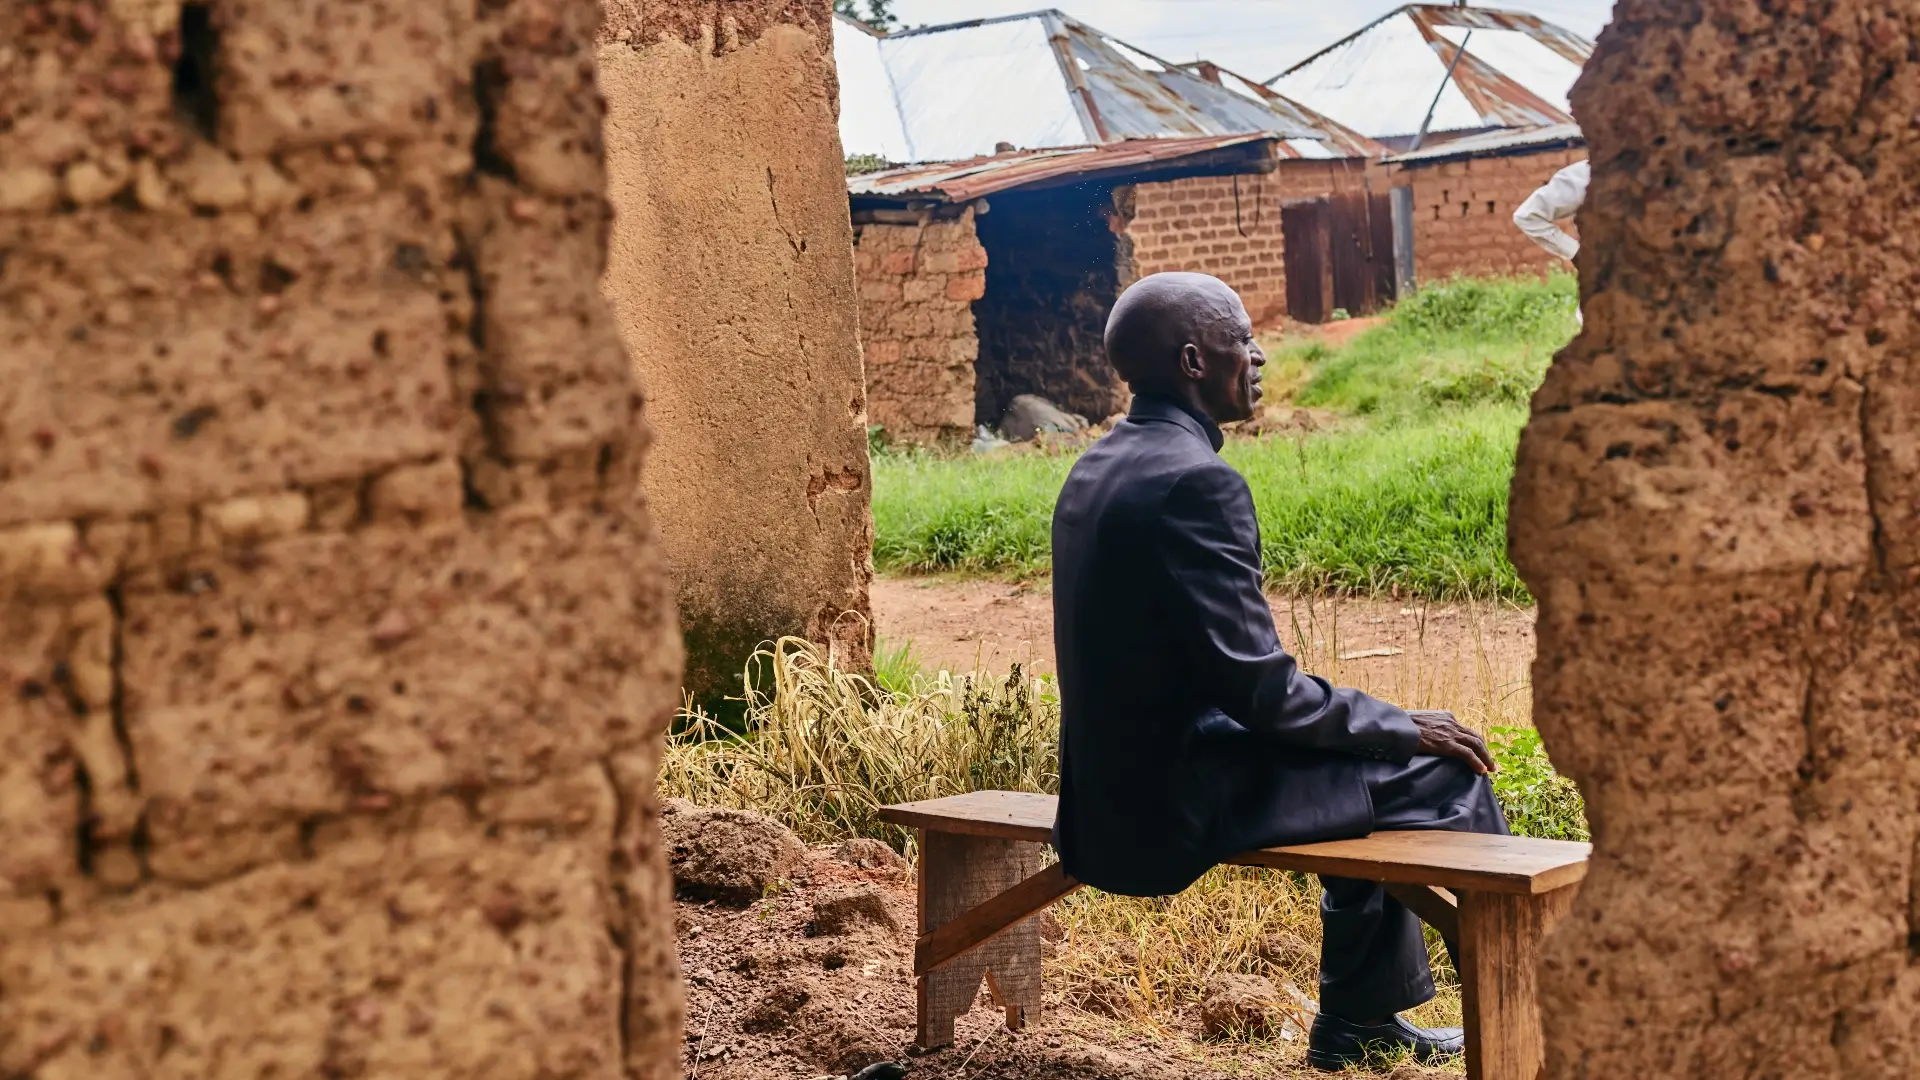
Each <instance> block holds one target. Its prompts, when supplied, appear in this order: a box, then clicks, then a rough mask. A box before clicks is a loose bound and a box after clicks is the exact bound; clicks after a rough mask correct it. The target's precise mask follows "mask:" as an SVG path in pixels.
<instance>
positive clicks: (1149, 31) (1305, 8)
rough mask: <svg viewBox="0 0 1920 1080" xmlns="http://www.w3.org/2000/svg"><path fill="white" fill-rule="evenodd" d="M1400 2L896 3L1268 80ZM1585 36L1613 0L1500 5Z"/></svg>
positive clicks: (926, 21)
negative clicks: (1033, 15)
mask: <svg viewBox="0 0 1920 1080" xmlns="http://www.w3.org/2000/svg"><path fill="white" fill-rule="evenodd" d="M1402 2H1404V0H894V11H895V12H897V13H898V14H899V16H900V19H901V21H902V22H903V23H905V24H906V25H908V26H928V25H933V24H938V23H948V22H959V21H962V20H965V19H978V18H982V17H986V16H992V15H1013V14H1017V13H1019V12H1023V11H1033V10H1035V9H1037V8H1046V7H1058V8H1059V9H1060V10H1062V11H1064V12H1066V13H1067V14H1069V15H1071V16H1073V17H1074V18H1076V19H1079V20H1080V21H1081V22H1084V23H1088V24H1090V25H1092V26H1095V27H1098V28H1099V29H1101V30H1104V31H1106V32H1107V33H1109V34H1112V35H1113V36H1114V37H1117V38H1119V39H1120V40H1122V41H1125V42H1127V43H1129V44H1131V45H1135V46H1138V47H1139V48H1142V49H1145V50H1146V51H1148V52H1150V53H1153V54H1154V55H1155V56H1159V57H1161V58H1163V59H1167V60H1173V61H1182V62H1184V61H1187V60H1199V59H1207V60H1212V61H1214V62H1215V63H1218V64H1221V65H1224V66H1226V67H1228V68H1231V69H1232V70H1234V71H1237V72H1239V73H1240V74H1242V75H1246V76H1249V77H1251V78H1254V79H1266V78H1269V77H1271V76H1273V75H1277V74H1279V73H1280V72H1282V71H1284V70H1286V69H1287V68H1288V67H1291V66H1292V65H1293V64H1295V63H1296V62H1298V61H1301V60H1304V59H1306V58H1307V57H1308V56H1311V55H1313V54H1314V53H1316V52H1318V51H1320V50H1321V49H1323V48H1325V47H1326V46H1328V45H1331V44H1333V43H1334V42H1336V41H1338V40H1340V39H1341V38H1343V37H1346V36H1347V35H1348V34H1351V33H1353V32H1354V31H1355V30H1358V29H1360V28H1361V27H1362V26H1365V25H1366V24H1367V23H1369V22H1372V21H1373V20H1374V19H1377V18H1379V17H1380V16H1382V15H1384V14H1386V13H1387V12H1389V11H1392V10H1393V9H1394V8H1396V7H1399V6H1400V4H1401V3H1402ZM1475 6H1486V7H1502V8H1508V9H1511V10H1518V11H1530V12H1532V13H1533V14H1535V15H1538V16H1540V17H1541V18H1543V19H1545V20H1547V21H1548V22H1553V23H1558V24H1559V25H1561V26H1564V27H1566V28H1567V29H1569V30H1572V31H1574V32H1575V33H1579V34H1584V35H1586V36H1587V37H1589V38H1591V37H1593V36H1595V35H1597V34H1598V33H1599V32H1600V28H1601V27H1602V26H1604V25H1606V22H1607V18H1608V17H1609V16H1610V15H1611V14H1612V12H1613V0H1510V2H1509V0H1500V2H1499V3H1493V4H1476V5H1475Z"/></svg>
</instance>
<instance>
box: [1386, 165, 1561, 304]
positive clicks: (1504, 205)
mask: <svg viewBox="0 0 1920 1080" xmlns="http://www.w3.org/2000/svg"><path fill="white" fill-rule="evenodd" d="M1586 156H1587V152H1586V151H1585V150H1545V151H1540V152H1537V153H1531V154H1512V155H1508V156H1505V157H1479V158H1466V159H1463V160H1459V161H1441V162H1434V163H1431V164H1416V165H1410V166H1405V167H1402V168H1400V169H1398V170H1396V171H1395V172H1394V174H1393V183H1394V184H1396V185H1402V186H1411V187H1412V188H1413V262H1414V276H1415V277H1416V278H1417V279H1418V280H1420V281H1422V282H1435V281H1445V280H1447V279H1448V278H1450V277H1454V276H1456V275H1464V276H1468V277H1479V276H1485V275H1500V276H1510V275H1515V274H1543V273H1545V272H1546V271H1548V270H1550V269H1552V268H1554V267H1565V266H1566V263H1565V262H1563V261H1562V260H1560V259H1559V258H1557V257H1556V256H1554V255H1552V254H1549V253H1548V252H1547V250H1546V249H1545V248H1542V247H1541V246H1540V245H1539V244H1537V243H1535V242H1534V241H1533V238H1532V237H1530V236H1528V235H1527V234H1526V233H1523V232H1521V231H1520V230H1519V228H1518V227H1517V226H1515V225H1514V223H1513V212H1514V211H1515V210H1518V209H1519V208H1520V204H1521V203H1523V202H1526V201H1527V196H1529V195H1531V194H1533V193H1534V192H1535V191H1536V190H1538V189H1539V187H1540V185H1542V184H1544V183H1546V182H1547V181H1549V180H1551V179H1553V174H1554V173H1556V172H1559V171H1560V170H1561V169H1564V168H1566V167H1567V166H1569V165H1571V164H1573V163H1574V162H1576V161H1580V160H1582V159H1583V158H1585V157H1586ZM1561 227H1562V228H1564V229H1566V230H1567V231H1568V232H1569V233H1572V232H1575V230H1574V228H1573V226H1572V223H1571V222H1568V223H1563V224H1562V226H1561Z"/></svg>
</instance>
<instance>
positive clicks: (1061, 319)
mask: <svg viewBox="0 0 1920 1080" xmlns="http://www.w3.org/2000/svg"><path fill="white" fill-rule="evenodd" d="M992 204H993V205H992V210H991V212H989V213H988V214H986V215H985V216H984V217H981V218H979V219H978V220H977V221H976V222H975V227H976V228H977V229H978V230H979V233H980V242H981V244H982V245H983V246H985V248H986V249H987V277H986V284H985V287H986V294H985V296H983V297H982V298H981V299H980V300H979V301H977V302H976V303H975V304H974V306H973V313H974V322H975V325H976V326H977V327H978V330H979V334H980V362H979V364H978V365H977V366H976V367H975V375H976V383H975V390H974V395H975V396H974V420H975V422H976V423H981V424H988V425H996V426H997V425H998V424H999V422H1000V418H1001V417H1002V416H1003V415H1005V413H1006V410H1007V406H1008V405H1009V404H1010V403H1011V402H1012V401H1013V399H1014V398H1015V397H1017V396H1019V395H1021V394H1039V395H1040V396H1042V397H1044V398H1046V399H1047V400H1049V401H1051V402H1053V403H1054V404H1055V405H1058V406H1060V407H1061V408H1063V409H1066V410H1067V411H1068V412H1074V413H1079V414H1080V415H1081V416H1084V417H1086V418H1087V419H1089V420H1091V421H1093V422H1094V423H1099V422H1100V421H1102V420H1105V419H1106V418H1107V417H1109V416H1112V415H1113V414H1115V413H1119V412H1124V411H1126V408H1127V402H1128V400H1129V398H1128V395H1127V388H1126V384H1125V383H1123V382H1122V381H1121V380H1120V376H1119V375H1118V374H1117V373H1116V372H1115V371H1114V370H1113V365H1111V364H1109V363H1107V354H1106V346H1105V344H1104V341H1103V339H1104V337H1105V334H1106V325H1107V313H1108V312H1109V311H1110V310H1112V308H1113V302H1114V300H1115V299H1117V298H1118V297H1119V295H1120V287H1121V284H1122V283H1123V282H1127V281H1131V280H1133V276H1132V275H1133V270H1132V265H1133V257H1132V252H1131V246H1132V245H1131V242H1130V241H1128V239H1127V237H1126V235H1125V230H1126V227H1125V224H1124V218H1123V216H1122V212H1121V210H1120V209H1119V208H1118V207H1117V206H1116V204H1115V199H1114V191H1113V189H1112V188H1110V187H1106V186H1104V185H1100V184H1082V185H1074V186H1072V187H1061V188H1051V189H1047V190H1043V191H1035V192H1018V191H1010V192H1004V193H1002V194H999V195H995V196H994V197H993V200H992Z"/></svg>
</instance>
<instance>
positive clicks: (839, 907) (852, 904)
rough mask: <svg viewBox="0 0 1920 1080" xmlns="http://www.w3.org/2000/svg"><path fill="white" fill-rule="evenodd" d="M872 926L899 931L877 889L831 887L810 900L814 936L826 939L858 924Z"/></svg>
mask: <svg viewBox="0 0 1920 1080" xmlns="http://www.w3.org/2000/svg"><path fill="white" fill-rule="evenodd" d="M863 922H865V923H871V924H873V925H875V926H883V927H886V928H887V929H888V930H897V929H899V928H900V925H899V923H898V922H896V921H895V920H894V917H893V913H892V912H890V911H888V910H887V902H886V899H885V897H883V896H881V894H880V889H879V887H878V886H874V885H868V884H858V885H833V886H829V887H827V888H825V889H823V890H821V892H820V895H818V896H816V897H814V900H813V932H814V933H815V934H818V935H821V936H826V935H830V934H841V933H845V932H846V931H847V930H849V929H851V928H852V927H853V926H855V925H857V924H859V923H863Z"/></svg>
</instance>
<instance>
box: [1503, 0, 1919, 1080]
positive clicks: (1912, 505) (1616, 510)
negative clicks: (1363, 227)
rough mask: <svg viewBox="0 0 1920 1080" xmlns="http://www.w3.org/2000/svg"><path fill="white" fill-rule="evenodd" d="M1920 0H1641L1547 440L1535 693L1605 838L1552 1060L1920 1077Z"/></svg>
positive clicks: (1553, 1030)
mask: <svg viewBox="0 0 1920 1080" xmlns="http://www.w3.org/2000/svg"><path fill="white" fill-rule="evenodd" d="M1916 35H1920V12H1916V11H1915V9H1914V8H1913V7H1912V6H1911V5H1892V4H1884V3H1864V2H1850V0H1832V2H1828V3H1820V4H1795V5H1786V4H1763V3H1759V2H1756V0H1711V2H1707V3H1702V4H1693V5H1673V4H1668V3H1665V2H1663V0H1622V2H1621V3H1620V5H1619V6H1618V8H1617V9H1616V10H1615V13H1614V21H1613V24H1612V26H1611V27H1610V28H1609V29H1608V30H1607V31H1606V32H1605V34H1603V35H1602V37H1601V39H1600V43H1599V48H1598V51H1597V53H1596V54H1595V56H1594V58H1593V60H1592V62H1591V63H1590V64H1588V66H1587V69H1586V73H1585V75H1584V76H1583V78H1582V80H1581V82H1580V83H1579V85H1578V87H1577V88H1576V90H1575V93H1574V109H1575V111H1576V113H1577V114H1578V115H1579V116H1580V118H1581V122H1582V125H1583V127H1584V128H1585V131H1586V134H1587V137H1588V139H1589V140H1590V142H1591V147H1592V160H1593V163H1594V168H1593V186H1592V190H1591V193H1590V196H1589V199H1588V203H1587V207H1586V209H1585V211H1584V212H1583V215H1582V217H1581V220H1580V225H1581V229H1582V232H1583V233H1584V234H1585V236H1586V239H1587V244H1586V247H1585V248H1584V249H1583V250H1582V252H1581V254H1580V260H1579V261H1580V280H1581V286H1582V289H1583V292H1584V293H1585V303H1584V310H1585V313H1586V327H1585V332H1584V334H1583V335H1582V336H1581V337H1580V338H1579V339H1578V340H1577V341H1576V342H1575V343H1574V344H1573V345H1572V346H1571V347H1570V348H1569V349H1568V350H1567V351H1566V352H1564V353H1563V354H1562V355H1561V357H1560V358H1559V359H1558V360H1557V361H1556V363H1555V364H1554V365H1553V367H1552V369H1551V371H1550V372H1549V373H1548V375H1547V379H1546V384H1545V386H1544V387H1543V389H1542V390H1541V391H1540V393H1539V394H1538V396H1537V397H1536V398H1535V399H1534V414H1533V419H1532V422H1531V424H1530V425H1529V426H1528V428H1527V430H1526V433H1525V435H1524V437H1523V439H1522V442H1521V449H1520V462H1519V471H1518V476H1517V477H1516V486H1515V491H1514V504H1513V526H1512V538H1513V551H1514V556H1515V558H1516V560H1517V561H1518V563H1519V565H1520V567H1521V570H1522V572H1523V574H1524V575H1525V577H1526V580H1527V583H1528V585H1529V586H1530V587H1531V588H1532V589H1533V591H1534V594H1535V595H1536V596H1537V597H1538V598H1539V601H1540V628H1539V634H1540V636H1539V641H1540V645H1539V649H1540V652H1539V659H1538V661H1537V662H1536V664H1535V668H1534V679H1535V708H1534V716H1535V719H1536V720H1537V722H1538V723H1539V725H1540V728H1541V729H1542V731H1543V733H1544V734H1545V736H1546V738H1547V742H1548V746H1549V748H1550V749H1551V751H1552V753H1553V757H1554V761H1555V763H1556V764H1557V765H1559V766H1560V767H1561V768H1563V769H1564V770H1565V771H1567V772H1568V773H1569V774H1571V775H1572V776H1573V777H1574V778H1575V779H1577V780H1578V782H1579V784H1580V786H1581V789H1582V790H1583V791H1584V792H1585V794H1586V797H1587V800H1588V802H1587V807H1588V813H1589V815H1590V817H1591V819H1592V822H1593V828H1594V836H1595V839H1596V849H1595V853H1594V860H1593V865H1592V871H1591V874H1590V876H1589V877H1588V878H1587V881H1586V884H1585V887H1584V889H1583V891H1582V893H1581V895H1580V898H1579V902H1578V904H1577V905H1576V907H1575V908H1574V910H1573V913H1572V914H1571V915H1570V916H1569V918H1568V920H1567V922H1566V923H1564V924H1563V925H1562V929H1561V930H1560V931H1558V932H1557V933H1556V935H1555V936H1554V938H1553V939H1552V940H1551V941H1550V943H1549V947H1548V955H1547V957H1546V960H1545V962H1544V964H1543V983H1544V989H1543V993H1544V998H1543V1008H1544V1019H1545V1026H1546V1032H1547V1039H1548V1061H1547V1069H1546V1073H1545V1075H1547V1076H1552V1077H1567V1078H1589V1080H1599V1078H1602V1077H1625V1076H1660V1077H1690V1078H1691V1077H1698V1078H1714V1080H1728V1078H1740V1077H1795V1078H1841V1077H1845V1078H1847V1080H1861V1078H1868V1077H1872V1078H1883V1077H1884V1078H1889V1080H1890V1078H1894V1077H1912V1076H1914V1075H1920V1045H1916V1043H1917V1041H1920V887H1917V885H1916V862H1917V861H1920V370H1917V369H1916V345H1917V344H1920V341H1917V340H1916V333H1917V332H1920V325H1916V320H1920V251H1916V248H1915V237H1916V236H1920V188H1916V187H1915V185H1914V183H1913V176H1914V174H1915V172H1916V171H1917V170H1920V127H1917V126H1916V121H1915V120H1914V117H1915V116H1916V115H1920V59H1916V57H1915V55H1914V53H1913V51H1912V42H1913V41H1914V40H1916Z"/></svg>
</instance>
